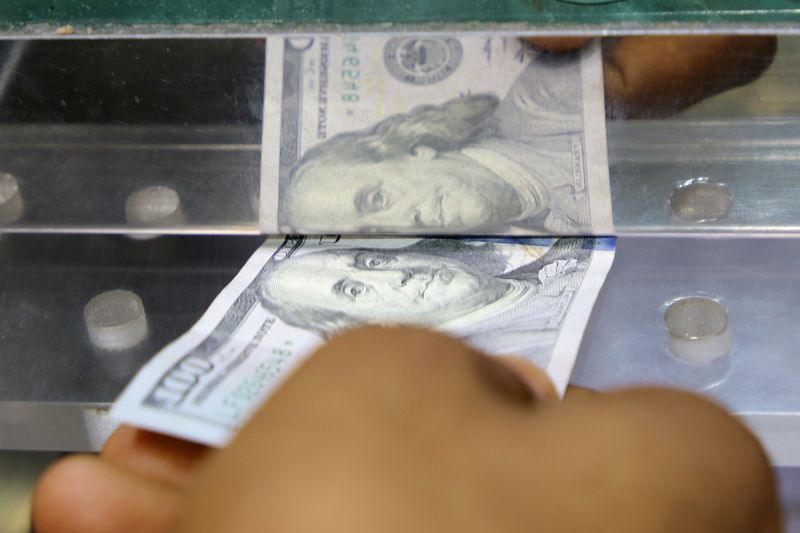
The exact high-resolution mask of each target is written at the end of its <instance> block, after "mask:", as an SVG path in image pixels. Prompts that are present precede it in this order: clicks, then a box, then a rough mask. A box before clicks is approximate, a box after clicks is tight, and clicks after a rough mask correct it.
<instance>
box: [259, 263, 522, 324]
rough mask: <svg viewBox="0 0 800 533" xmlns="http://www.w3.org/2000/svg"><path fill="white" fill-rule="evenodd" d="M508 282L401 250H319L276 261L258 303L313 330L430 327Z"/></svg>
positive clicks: (486, 299)
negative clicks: (365, 326)
mask: <svg viewBox="0 0 800 533" xmlns="http://www.w3.org/2000/svg"><path fill="white" fill-rule="evenodd" d="M510 285H511V283H510V282H509V281H507V280H503V279H498V278H496V277H494V276H492V275H490V274H488V273H486V272H484V271H482V270H481V269H479V268H476V267H474V266H472V265H469V264H467V263H465V262H462V261H459V260H457V259H454V258H449V257H443V256H436V255H427V254H424V253H416V252H413V251H405V250H402V249H401V250H396V249H395V250H381V249H350V250H323V251H318V252H312V253H308V254H304V255H300V256H298V257H293V258H290V259H288V260H284V261H282V262H280V263H278V264H276V265H275V266H274V267H273V268H272V269H271V270H269V271H267V272H266V273H265V274H264V275H263V276H262V278H261V282H260V286H259V288H258V291H259V294H260V297H261V300H262V302H263V303H265V305H267V306H268V307H269V308H270V309H271V310H273V311H274V312H275V313H276V314H277V315H278V316H280V317H281V318H282V319H284V320H285V321H287V322H289V323H291V324H294V325H298V326H301V327H305V328H307V329H313V330H320V329H321V330H323V331H326V332H329V331H330V330H336V329H340V328H342V327H347V326H352V325H355V324H358V323H372V324H397V323H405V324H422V325H430V326H436V325H439V324H443V323H446V322H450V321H453V320H455V319H458V318H460V317H463V316H466V315H469V314H470V313H473V312H475V311H477V310H479V309H482V308H483V307H484V306H486V305H487V304H489V303H492V302H495V301H497V300H498V299H500V298H501V297H503V296H504V295H505V294H506V293H507V292H508V291H509V289H510Z"/></svg>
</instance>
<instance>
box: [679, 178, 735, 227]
mask: <svg viewBox="0 0 800 533" xmlns="http://www.w3.org/2000/svg"><path fill="white" fill-rule="evenodd" d="M670 206H671V207H672V214H673V215H674V216H675V217H676V218H678V219H680V220H683V221H686V222H708V221H712V220H718V219H720V218H722V217H724V216H725V215H726V214H727V213H728V210H729V209H730V207H731V193H730V191H728V187H727V186H726V185H725V184H724V183H715V182H712V181H710V180H709V179H708V178H697V179H694V180H689V181H686V182H684V183H681V184H680V185H678V186H677V187H676V188H675V191H674V192H673V193H672V197H671V198H670Z"/></svg>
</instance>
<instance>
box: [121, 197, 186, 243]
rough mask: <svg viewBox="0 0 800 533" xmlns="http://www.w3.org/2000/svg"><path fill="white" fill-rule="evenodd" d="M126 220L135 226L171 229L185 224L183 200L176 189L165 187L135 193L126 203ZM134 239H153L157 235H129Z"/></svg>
mask: <svg viewBox="0 0 800 533" xmlns="http://www.w3.org/2000/svg"><path fill="white" fill-rule="evenodd" d="M125 219H126V220H127V221H128V223H130V224H131V225H133V226H150V227H156V228H158V227H161V228H171V227H176V226H180V225H181V224H183V221H184V219H183V209H181V199H180V196H178V193H177V192H175V189H172V188H170V187H165V186H163V185H155V186H151V187H145V188H143V189H139V190H138V191H135V192H134V193H132V194H131V195H130V196H128V199H127V200H126V201H125ZM128 236H129V237H130V238H132V239H140V240H145V239H152V238H154V237H157V236H158V235H157V234H147V233H142V234H137V233H131V234H129V235H128Z"/></svg>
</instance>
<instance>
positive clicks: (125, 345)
mask: <svg viewBox="0 0 800 533" xmlns="http://www.w3.org/2000/svg"><path fill="white" fill-rule="evenodd" d="M83 319H84V321H85V322H86V330H87V332H88V333H89V339H90V340H91V341H92V344H94V345H95V346H96V347H98V348H101V349H103V350H112V351H119V350H129V349H131V348H133V347H134V346H136V345H137V344H139V343H140V342H142V341H143V340H144V339H145V338H146V337H147V315H146V314H145V311H144V304H142V299H141V298H139V295H137V294H136V293H135V292H132V291H127V290H122V289H115V290H111V291H106V292H103V293H101V294H98V295H97V296H95V297H94V298H92V299H91V300H89V303H87V304H86V307H84V308H83Z"/></svg>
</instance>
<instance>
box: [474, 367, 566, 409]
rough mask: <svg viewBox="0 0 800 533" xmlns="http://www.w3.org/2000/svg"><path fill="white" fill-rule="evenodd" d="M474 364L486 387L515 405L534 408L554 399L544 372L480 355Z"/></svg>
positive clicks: (553, 393)
mask: <svg viewBox="0 0 800 533" xmlns="http://www.w3.org/2000/svg"><path fill="white" fill-rule="evenodd" d="M478 364H479V366H480V370H481V374H482V375H483V376H484V377H485V378H486V379H487V382H488V383H489V385H490V386H491V387H492V388H493V389H494V390H495V391H497V392H499V393H501V394H502V395H503V396H505V397H506V398H508V399H510V400H512V401H514V402H516V403H521V404H535V403H539V402H542V401H546V402H549V401H552V400H554V399H555V398H556V392H555V388H554V387H553V386H552V384H551V383H550V380H549V379H547V376H545V375H544V372H542V371H541V370H539V369H537V368H536V367H535V366H533V365H531V364H530V363H528V362H527V361H524V360H520V359H517V358H514V357H498V356H486V355H481V356H479V357H478Z"/></svg>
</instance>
